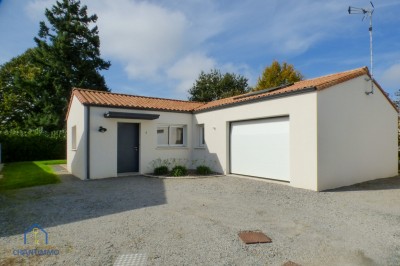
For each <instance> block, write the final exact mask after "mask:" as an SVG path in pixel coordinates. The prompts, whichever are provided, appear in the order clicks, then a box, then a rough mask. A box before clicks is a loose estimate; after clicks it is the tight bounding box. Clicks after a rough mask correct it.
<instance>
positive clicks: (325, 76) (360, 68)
mask: <svg viewBox="0 0 400 266" xmlns="http://www.w3.org/2000/svg"><path fill="white" fill-rule="evenodd" d="M361 70H365V71H366V73H369V70H368V67H367V66H363V67H359V68H354V69H350V70H345V71H341V72H336V73H331V74H326V75H323V76H318V77H315V78H310V79H304V80H300V81H297V82H295V83H294V84H298V83H301V82H304V81H312V80H316V79H323V78H327V77H331V76H336V75H340V74H345V73H348V74H350V72H351V73H352V72H357V71H361Z"/></svg>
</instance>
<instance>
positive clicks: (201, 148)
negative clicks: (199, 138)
mask: <svg viewBox="0 0 400 266" xmlns="http://www.w3.org/2000/svg"><path fill="white" fill-rule="evenodd" d="M206 148H207V147H206V146H198V147H194V149H196V150H205V149H206Z"/></svg>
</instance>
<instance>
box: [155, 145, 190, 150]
mask: <svg viewBox="0 0 400 266" xmlns="http://www.w3.org/2000/svg"><path fill="white" fill-rule="evenodd" d="M179 149H182V150H187V149H188V147H186V146H158V147H157V148H156V150H179Z"/></svg>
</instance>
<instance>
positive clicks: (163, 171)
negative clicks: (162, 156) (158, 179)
mask: <svg viewBox="0 0 400 266" xmlns="http://www.w3.org/2000/svg"><path fill="white" fill-rule="evenodd" d="M168 172H169V169H168V166H165V165H162V166H158V167H156V168H154V174H155V175H167V174H168Z"/></svg>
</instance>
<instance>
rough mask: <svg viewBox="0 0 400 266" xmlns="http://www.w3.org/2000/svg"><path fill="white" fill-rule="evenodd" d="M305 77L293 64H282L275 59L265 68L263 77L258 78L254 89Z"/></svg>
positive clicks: (270, 86)
mask: <svg viewBox="0 0 400 266" xmlns="http://www.w3.org/2000/svg"><path fill="white" fill-rule="evenodd" d="M303 78H304V77H303V75H302V74H301V73H300V72H299V71H297V70H295V69H294V66H293V65H291V64H288V63H286V62H283V63H282V64H280V63H279V62H278V61H276V60H274V61H273V62H272V64H271V65H270V66H267V67H266V68H265V69H264V72H263V73H262V75H261V77H259V78H258V82H257V85H256V87H255V88H254V90H263V89H268V88H273V87H277V86H281V85H284V84H287V83H292V82H297V81H300V80H302V79H303Z"/></svg>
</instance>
